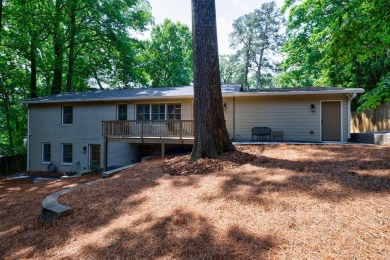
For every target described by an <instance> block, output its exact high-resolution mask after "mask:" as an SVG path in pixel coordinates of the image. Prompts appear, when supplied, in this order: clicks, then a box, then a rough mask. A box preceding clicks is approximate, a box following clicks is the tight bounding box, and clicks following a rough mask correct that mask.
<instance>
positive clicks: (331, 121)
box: [321, 101, 341, 141]
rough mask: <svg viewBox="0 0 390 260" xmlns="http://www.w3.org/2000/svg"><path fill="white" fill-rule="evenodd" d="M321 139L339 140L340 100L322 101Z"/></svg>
mask: <svg viewBox="0 0 390 260" xmlns="http://www.w3.org/2000/svg"><path fill="white" fill-rule="evenodd" d="M321 116H322V118H321V123H322V141H341V102H340V101H329V102H322V115H321Z"/></svg>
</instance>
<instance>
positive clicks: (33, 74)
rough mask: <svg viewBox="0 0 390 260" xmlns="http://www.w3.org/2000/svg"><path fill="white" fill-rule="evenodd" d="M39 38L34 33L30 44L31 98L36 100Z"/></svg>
mask: <svg viewBox="0 0 390 260" xmlns="http://www.w3.org/2000/svg"><path fill="white" fill-rule="evenodd" d="M36 41H37V36H36V34H35V33H34V32H32V34H31V43H30V66H31V72H30V97H31V98H36V97H37V96H38V94H37V47H36Z"/></svg>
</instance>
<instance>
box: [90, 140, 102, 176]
mask: <svg viewBox="0 0 390 260" xmlns="http://www.w3.org/2000/svg"><path fill="white" fill-rule="evenodd" d="M100 155H101V146H100V144H90V145H89V170H91V171H94V170H99V169H100V168H101V159H100V157H101V156H100Z"/></svg>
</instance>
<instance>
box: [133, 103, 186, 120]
mask: <svg viewBox="0 0 390 260" xmlns="http://www.w3.org/2000/svg"><path fill="white" fill-rule="evenodd" d="M136 118H137V120H180V119H181V104H170V103H168V104H137V106H136Z"/></svg>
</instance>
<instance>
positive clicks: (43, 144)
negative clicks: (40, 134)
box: [41, 142, 52, 164]
mask: <svg viewBox="0 0 390 260" xmlns="http://www.w3.org/2000/svg"><path fill="white" fill-rule="evenodd" d="M45 144H49V145H50V160H49V161H44V160H43V157H44V154H45V148H44V147H45ZM51 147H52V146H51V143H49V142H43V143H42V145H41V161H42V163H43V164H49V163H51V161H52V158H51V156H52V151H51V150H52V149H51Z"/></svg>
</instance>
